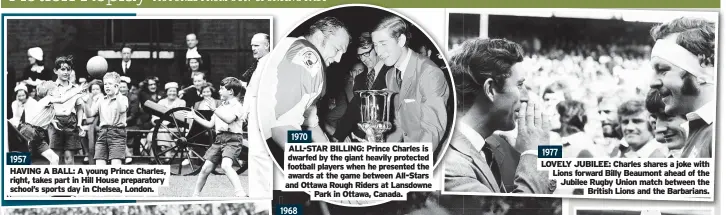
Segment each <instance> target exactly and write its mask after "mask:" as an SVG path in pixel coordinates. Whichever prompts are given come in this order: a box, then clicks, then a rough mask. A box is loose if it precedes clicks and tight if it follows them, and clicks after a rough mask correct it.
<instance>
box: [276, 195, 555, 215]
mask: <svg viewBox="0 0 726 215" xmlns="http://www.w3.org/2000/svg"><path fill="white" fill-rule="evenodd" d="M274 192H275V193H274V196H275V198H274V200H273V201H272V204H273V205H280V204H298V205H302V206H303V211H304V212H305V215H336V214H345V215H455V214H456V215H531V214H537V215H562V214H563V213H562V199H559V198H535V197H503V196H470V195H442V194H441V193H440V192H438V191H436V192H411V193H408V195H407V200H406V201H391V202H387V203H383V204H380V205H375V206H369V207H346V206H339V205H334V204H329V203H325V202H322V201H311V200H310V196H309V195H308V194H307V193H304V192H281V191H279V190H275V191H274Z"/></svg>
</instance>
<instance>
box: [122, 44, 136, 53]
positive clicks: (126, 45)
mask: <svg viewBox="0 0 726 215" xmlns="http://www.w3.org/2000/svg"><path fill="white" fill-rule="evenodd" d="M125 48H128V49H131V52H134V47H133V46H131V44H128V43H124V44H123V45H122V46H121V51H123V50H124V49H125Z"/></svg>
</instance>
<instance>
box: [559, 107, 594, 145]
mask: <svg viewBox="0 0 726 215" xmlns="http://www.w3.org/2000/svg"><path fill="white" fill-rule="evenodd" d="M557 113H558V114H559V115H560V123H561V124H562V126H561V129H560V134H564V135H571V134H575V133H578V132H583V131H585V125H586V124H587V112H586V110H585V104H583V103H582V102H580V101H575V100H565V101H562V102H560V103H557ZM564 135H563V136H564Z"/></svg>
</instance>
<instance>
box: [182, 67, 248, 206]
mask: <svg viewBox="0 0 726 215" xmlns="http://www.w3.org/2000/svg"><path fill="white" fill-rule="evenodd" d="M242 89H243V88H242V81H240V80H238V79H237V78H233V77H227V78H225V79H224V80H222V84H221V86H219V95H220V97H221V99H222V101H224V102H222V105H221V106H219V107H218V108H217V109H216V110H215V111H214V115H212V119H211V121H207V120H205V119H203V118H202V117H200V116H199V115H197V114H196V113H194V112H189V113H187V118H189V119H194V121H196V122H197V123H199V124H200V125H201V126H204V127H207V128H214V131H215V132H216V133H217V136H216V137H215V141H214V144H212V146H211V147H209V149H208V150H207V152H206V154H204V159H205V160H206V161H205V162H204V166H202V170H201V172H200V173H199V178H198V179H197V184H196V187H195V188H194V194H193V196H194V197H196V196H199V193H200V192H202V188H204V184H206V183H207V177H209V174H210V173H212V170H214V168H215V167H216V166H217V165H220V163H221V166H222V169H224V172H225V174H226V175H227V178H229V181H230V182H232V186H234V190H235V196H237V197H245V196H247V194H246V193H245V191H244V190H243V189H242V182H241V181H240V179H239V176H238V175H237V172H236V171H235V170H234V169H233V168H232V161H234V160H236V159H237V158H238V157H239V154H240V152H241V151H242V142H243V136H242V134H243V125H244V122H245V119H244V117H243V114H244V111H243V109H242V103H240V100H239V98H238V96H239V95H240V93H242V92H241V91H242Z"/></svg>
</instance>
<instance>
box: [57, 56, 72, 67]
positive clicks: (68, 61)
mask: <svg viewBox="0 0 726 215" xmlns="http://www.w3.org/2000/svg"><path fill="white" fill-rule="evenodd" d="M63 64H68V66H69V67H71V69H73V56H72V55H68V56H60V57H58V58H56V59H55V69H60V68H61V66H62V65H63Z"/></svg>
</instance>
